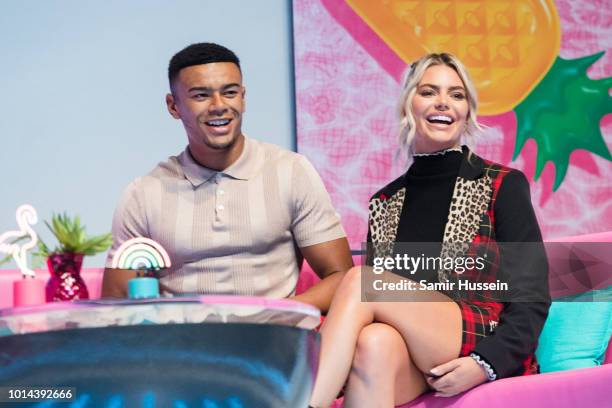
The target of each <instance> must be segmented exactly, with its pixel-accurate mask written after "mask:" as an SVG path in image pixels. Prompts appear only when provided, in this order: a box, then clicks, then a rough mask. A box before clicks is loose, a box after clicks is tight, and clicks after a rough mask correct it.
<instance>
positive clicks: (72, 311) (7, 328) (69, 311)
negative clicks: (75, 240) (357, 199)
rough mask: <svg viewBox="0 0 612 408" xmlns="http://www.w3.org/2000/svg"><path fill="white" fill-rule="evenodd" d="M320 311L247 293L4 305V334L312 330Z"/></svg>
mask: <svg viewBox="0 0 612 408" xmlns="http://www.w3.org/2000/svg"><path fill="white" fill-rule="evenodd" d="M320 316H321V314H320V312H319V310H318V309H316V308H315V307H313V306H310V305H307V304H305V303H301V302H297V301H293V300H288V299H269V298H262V297H248V296H181V297H171V298H156V299H139V300H127V299H103V300H83V301H76V302H56V303H47V304H44V305H40V306H31V307H18V308H13V309H4V310H0V336H10V335H17V334H26V333H35V332H44V331H53V330H64V329H75V328H91V327H107V326H132V325H139V324H170V323H255V324H277V325H285V326H292V327H297V328H301V329H314V328H315V327H317V326H318V325H319V323H320Z"/></svg>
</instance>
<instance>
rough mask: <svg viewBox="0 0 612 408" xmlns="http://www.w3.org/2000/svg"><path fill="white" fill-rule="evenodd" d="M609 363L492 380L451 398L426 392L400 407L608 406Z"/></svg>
mask: <svg viewBox="0 0 612 408" xmlns="http://www.w3.org/2000/svg"><path fill="white" fill-rule="evenodd" d="M611 381H612V365H610V364H606V365H603V366H599V367H593V368H584V369H578V370H570V371H560V372H557V373H548V374H538V375H533V376H528V377H514V378H506V379H503V380H498V381H493V382H492V383H489V384H484V385H481V386H479V387H477V388H475V389H472V390H470V391H467V392H465V393H463V394H461V395H459V396H456V397H451V398H440V397H434V396H433V394H431V393H430V394H426V395H424V396H422V397H420V398H418V399H417V400H415V401H413V402H412V403H410V404H406V405H402V406H401V407H402V408H425V407H427V408H444V407H453V408H463V407H465V408H468V407H469V408H471V407H487V408H508V407H521V408H531V407H533V408H539V407H555V408H575V407H585V408H591V407H592V408H595V407H602V408H603V407H606V406H608V407H609V406H610V401H611V397H610V392H609V387H610V383H611Z"/></svg>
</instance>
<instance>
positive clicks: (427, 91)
mask: <svg viewBox="0 0 612 408" xmlns="http://www.w3.org/2000/svg"><path fill="white" fill-rule="evenodd" d="M406 108H407V109H411V110H412V114H413V115H414V120H415V125H416V130H415V132H416V133H415V139H414V152H415V153H431V152H435V151H438V150H443V149H449V148H451V147H456V146H459V145H460V140H461V134H462V133H463V131H464V130H465V125H466V120H467V116H468V112H469V107H468V101H467V93H466V91H465V86H464V85H463V82H462V81H461V78H459V75H457V72H455V70H454V69H452V68H451V67H448V66H446V65H433V66H431V67H429V68H427V70H426V71H425V73H424V74H423V78H421V81H420V82H419V85H418V86H417V89H416V93H415V95H414V97H413V98H412V106H407V107H406Z"/></svg>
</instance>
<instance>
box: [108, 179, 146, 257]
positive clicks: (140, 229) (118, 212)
mask: <svg viewBox="0 0 612 408" xmlns="http://www.w3.org/2000/svg"><path fill="white" fill-rule="evenodd" d="M139 181H140V179H136V180H134V181H133V182H132V183H130V184H129V185H128V186H127V188H126V189H125V190H124V192H123V194H122V196H121V199H120V200H119V204H117V207H116V208H115V213H114V215H113V227H112V233H113V245H112V247H111V249H110V251H109V252H108V256H107V257H106V267H107V268H110V267H111V265H112V259H113V256H114V255H115V252H116V251H117V248H119V246H121V244H123V243H124V242H125V241H127V240H128V239H131V238H135V237H148V236H149V231H148V226H147V220H146V212H145V209H144V206H143V203H144V201H143V197H142V194H141V191H140V189H139V185H140V183H139Z"/></svg>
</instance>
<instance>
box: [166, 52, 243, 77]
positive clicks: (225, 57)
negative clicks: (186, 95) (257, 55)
mask: <svg viewBox="0 0 612 408" xmlns="http://www.w3.org/2000/svg"><path fill="white" fill-rule="evenodd" d="M213 62H231V63H234V64H236V65H237V66H238V69H240V60H239V59H238V57H237V56H236V54H234V52H233V51H232V50H230V49H228V48H225V47H224V46H222V45H219V44H215V43H197V44H191V45H189V46H187V47H185V48H183V49H182V50H180V51H179V52H177V53H176V54H174V56H173V57H172V59H170V64H169V65H168V80H169V81H170V87H172V82H174V80H175V79H176V77H177V76H178V74H179V71H180V70H181V69H183V68H187V67H190V66H192V65H202V64H212V63H213Z"/></svg>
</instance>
